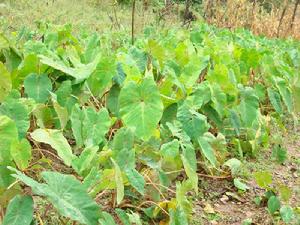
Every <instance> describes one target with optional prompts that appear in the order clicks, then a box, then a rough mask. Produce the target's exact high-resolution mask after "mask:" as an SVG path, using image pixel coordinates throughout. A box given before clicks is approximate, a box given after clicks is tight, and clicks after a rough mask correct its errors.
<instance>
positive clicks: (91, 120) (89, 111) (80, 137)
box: [71, 105, 111, 147]
mask: <svg viewBox="0 0 300 225" xmlns="http://www.w3.org/2000/svg"><path fill="white" fill-rule="evenodd" d="M71 122H72V131H73V135H74V137H75V140H76V143H77V145H78V146H79V147H80V146H82V145H83V144H84V145H85V146H86V147H87V146H96V145H99V144H100V143H101V142H103V141H105V134H106V133H107V132H108V130H109V128H110V126H111V119H110V117H109V114H108V111H107V109H106V108H102V109H100V110H99V111H98V112H97V111H96V110H95V109H93V108H83V109H80V108H79V106H78V105H76V106H75V107H74V108H73V111H72V114H71Z"/></svg>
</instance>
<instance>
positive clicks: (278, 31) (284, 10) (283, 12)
mask: <svg viewBox="0 0 300 225" xmlns="http://www.w3.org/2000/svg"><path fill="white" fill-rule="evenodd" d="M288 5H289V3H288V1H286V2H285V6H284V8H283V10H282V13H281V16H280V20H279V24H278V28H277V37H279V33H280V27H281V24H282V21H283V18H284V16H285V13H286V9H287V7H288Z"/></svg>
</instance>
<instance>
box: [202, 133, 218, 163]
mask: <svg viewBox="0 0 300 225" xmlns="http://www.w3.org/2000/svg"><path fill="white" fill-rule="evenodd" d="M198 143H199V145H200V148H201V152H202V154H203V155H204V156H205V158H206V159H207V160H208V161H209V162H210V163H211V164H212V165H213V166H214V167H215V166H216V164H217V159H216V156H215V153H214V150H213V148H212V147H211V146H210V144H209V143H208V141H207V140H206V139H205V138H204V137H199V138H198Z"/></svg>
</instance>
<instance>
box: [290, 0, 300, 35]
mask: <svg viewBox="0 0 300 225" xmlns="http://www.w3.org/2000/svg"><path fill="white" fill-rule="evenodd" d="M299 3H300V0H297V1H296V3H295V7H294V12H293V16H292V21H291V25H290V28H291V30H292V29H293V26H294V23H295V18H296V13H297V8H298V5H299Z"/></svg>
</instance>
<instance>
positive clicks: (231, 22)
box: [204, 0, 300, 39]
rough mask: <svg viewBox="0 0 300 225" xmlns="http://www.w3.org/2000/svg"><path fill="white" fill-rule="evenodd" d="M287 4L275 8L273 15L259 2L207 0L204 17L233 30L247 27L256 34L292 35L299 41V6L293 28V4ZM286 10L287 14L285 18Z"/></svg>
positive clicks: (212, 22)
mask: <svg viewBox="0 0 300 225" xmlns="http://www.w3.org/2000/svg"><path fill="white" fill-rule="evenodd" d="M283 1H284V0H283ZM286 2H287V1H285V2H283V3H282V4H281V7H279V8H276V7H273V8H272V10H271V11H270V12H267V11H266V10H265V9H263V8H262V7H261V6H260V5H259V4H258V3H257V1H253V2H249V1H248V0H227V1H226V2H224V1H223V2H222V1H212V0H206V1H205V3H204V15H205V17H206V20H207V21H208V22H209V23H211V24H216V25H217V26H219V27H228V28H231V29H235V28H240V27H246V28H249V29H251V30H252V31H253V33H255V34H264V35H266V36H268V37H288V36H292V37H294V38H297V39H300V5H299V6H298V10H297V12H296V17H295V21H294V24H293V26H291V23H292V16H293V11H294V4H286ZM283 11H285V13H284V15H283ZM282 16H283V18H282ZM281 18H282V19H281ZM280 21H281V22H280Z"/></svg>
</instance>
